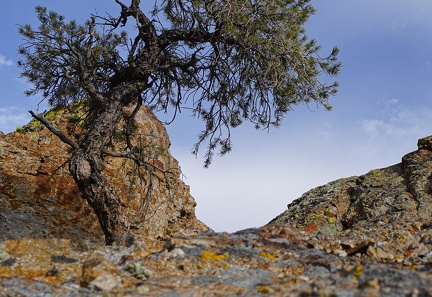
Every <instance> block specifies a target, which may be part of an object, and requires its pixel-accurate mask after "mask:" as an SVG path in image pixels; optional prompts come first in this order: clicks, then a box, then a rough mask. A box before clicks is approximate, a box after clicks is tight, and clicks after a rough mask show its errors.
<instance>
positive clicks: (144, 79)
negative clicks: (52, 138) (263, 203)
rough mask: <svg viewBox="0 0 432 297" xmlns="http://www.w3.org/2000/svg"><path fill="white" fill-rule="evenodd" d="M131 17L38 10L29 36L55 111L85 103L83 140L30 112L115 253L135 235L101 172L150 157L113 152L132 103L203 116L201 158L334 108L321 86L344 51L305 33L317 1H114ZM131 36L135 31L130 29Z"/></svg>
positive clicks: (33, 76) (28, 64) (330, 89)
mask: <svg viewBox="0 0 432 297" xmlns="http://www.w3.org/2000/svg"><path fill="white" fill-rule="evenodd" d="M114 1H115V2H116V3H117V4H118V5H119V11H120V13H119V14H118V15H117V16H112V15H91V16H90V19H89V21H87V22H86V23H85V24H83V25H80V24H77V23H76V22H75V21H69V22H66V21H65V17H64V16H62V15H60V14H57V13H55V12H50V11H47V9H46V8H44V7H40V6H38V7H37V8H36V12H37V16H38V19H39V22H40V25H39V27H38V28H37V29H34V28H33V27H32V26H30V25H23V26H21V27H20V30H19V32H20V34H21V35H22V36H23V37H24V39H25V43H24V44H23V45H22V46H21V47H20V50H19V51H20V54H21V56H22V58H21V60H20V61H19V66H20V67H21V68H22V76H23V77H25V78H26V79H27V80H28V81H29V82H30V83H31V84H32V85H33V88H32V89H30V90H28V91H27V95H34V94H36V93H41V94H42V96H43V98H45V99H46V100H47V101H48V103H49V104H50V105H51V106H53V107H61V106H68V105H69V104H71V103H73V102H75V101H77V100H81V99H83V98H86V100H83V102H82V104H84V105H85V107H86V109H87V113H86V117H87V120H86V123H87V124H86V125H87V126H86V132H85V135H84V137H83V138H82V139H81V140H80V141H79V142H77V141H75V140H73V139H71V138H69V137H67V136H66V134H65V133H64V132H63V131H61V130H59V129H58V128H56V127H55V126H54V125H53V124H52V123H51V122H49V121H48V120H47V119H46V118H45V117H44V115H43V114H35V113H34V112H30V113H31V114H32V116H33V117H34V118H36V119H38V120H39V121H41V122H42V123H43V124H44V125H45V126H46V127H47V128H48V129H49V130H50V131H51V132H52V133H54V134H55V135H57V136H58V137H59V138H60V139H61V140H62V141H63V142H65V143H66V144H68V145H69V146H70V147H71V158H70V164H69V168H70V173H71V175H72V176H73V178H74V179H75V181H76V183H77V185H78V187H79V189H80V190H81V192H82V195H83V197H84V198H85V199H86V200H87V201H88V203H89V204H90V206H91V207H92V208H93V209H94V211H95V213H96V214H97V216H98V219H99V222H100V225H101V227H102V230H103V232H104V234H105V239H106V243H107V244H112V243H114V242H117V241H118V240H119V238H120V236H121V235H122V234H124V233H126V232H128V220H127V217H125V216H124V215H123V213H122V211H121V208H122V206H121V203H120V198H119V196H118V194H117V193H116V189H115V188H114V187H113V186H112V185H110V184H109V183H108V182H107V181H106V180H105V178H104V176H103V175H102V174H101V173H102V171H103V170H104V167H105V163H104V157H105V156H106V155H112V156H119V157H123V158H130V159H132V160H134V161H135V162H136V164H138V165H142V164H143V162H145V160H143V159H142V154H141V155H140V153H139V149H138V148H137V147H135V146H134V145H133V143H132V142H130V141H128V148H127V151H123V152H113V151H110V150H108V144H109V143H110V140H111V139H112V137H113V132H114V131H115V129H116V127H117V125H118V124H119V121H120V118H121V116H122V110H123V108H124V107H125V106H130V105H135V112H133V113H132V115H131V118H130V119H129V120H128V123H129V125H128V127H127V129H124V131H123V133H124V137H125V138H126V139H128V138H129V137H130V136H131V135H132V134H133V127H132V122H133V117H134V115H135V114H136V112H137V111H138V110H139V109H140V108H141V107H142V106H143V105H146V106H149V107H150V108H152V109H153V110H154V111H163V112H169V113H170V114H172V116H173V117H172V119H175V116H176V114H177V113H178V112H180V111H181V110H182V109H184V108H187V109H188V110H192V113H193V115H194V116H195V117H197V118H199V119H201V120H202V121H203V122H204V125H203V130H202V132H201V133H200V134H199V136H198V139H197V143H196V144H195V145H194V148H193V152H194V153H198V149H199V147H200V145H201V144H203V143H206V153H205V158H204V165H205V166H208V165H209V164H210V162H211V160H212V156H213V153H214V152H215V151H216V152H219V153H220V154H222V155H223V154H225V153H227V152H229V151H230V149H231V138H230V129H231V128H234V127H237V126H239V125H240V124H242V123H243V122H244V121H249V122H251V123H253V124H254V125H255V127H256V128H257V129H266V128H269V127H270V126H279V125H280V124H281V121H282V119H283V117H284V116H285V114H286V113H287V112H288V111H290V110H291V109H292V107H293V106H295V105H297V104H301V103H306V104H307V103H311V102H315V103H316V104H318V105H321V106H324V107H325V108H326V109H330V108H331V107H330V105H329V103H328V99H329V97H330V96H331V95H334V94H335V93H336V92H337V87H338V86H337V83H325V82H322V81H320V79H321V78H322V75H323V74H326V75H330V76H335V75H337V74H338V72H339V69H340V66H341V65H340V63H339V61H338V59H337V54H338V49H337V48H334V49H333V50H332V51H331V53H330V54H329V55H328V56H321V55H320V53H319V52H320V46H319V45H318V44H317V42H316V41H315V40H314V39H310V38H308V37H307V36H306V32H305V28H304V24H305V22H306V21H307V20H308V18H309V17H310V16H311V15H312V14H314V12H315V10H314V8H313V7H312V6H311V5H310V4H309V2H310V1H309V0H235V1H233V0H156V1H155V4H154V7H153V9H152V10H151V11H149V12H144V11H143V10H142V7H141V6H142V5H141V6H140V0H130V1H128V3H124V1H123V2H122V1H120V0H114ZM122 30H126V31H127V33H126V32H125V31H122Z"/></svg>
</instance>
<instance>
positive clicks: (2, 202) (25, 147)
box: [0, 105, 208, 249]
mask: <svg viewBox="0 0 432 297" xmlns="http://www.w3.org/2000/svg"><path fill="white" fill-rule="evenodd" d="M82 112H83V111H82V109H81V107H80V106H79V105H75V106H71V107H69V109H68V110H66V109H61V110H53V111H50V112H49V113H48V114H47V117H48V118H49V119H50V120H51V121H52V122H54V123H55V124H56V125H57V126H59V127H61V128H62V130H63V131H68V132H69V136H70V137H73V138H75V139H79V138H80V137H82V135H83V133H84V131H82V130H81V128H80V127H81V125H79V124H81V123H80V122H81V121H82V119H81V117H82ZM131 112H132V108H130V109H125V111H124V113H125V115H128V114H130V113H131ZM120 129H121V128H120ZM119 135H120V134H119ZM133 141H135V142H137V143H138V144H139V145H141V147H142V150H143V152H144V153H146V155H147V161H148V163H149V164H150V165H149V166H148V168H146V169H148V170H144V169H143V168H140V169H137V168H136V166H135V165H134V163H133V162H132V161H130V160H127V159H122V158H114V157H109V156H106V158H105V160H106V163H107V166H106V169H105V171H104V174H105V175H106V177H107V179H108V180H109V181H110V182H111V183H112V184H114V185H115V186H116V188H117V189H118V190H119V193H120V196H121V199H122V203H123V206H124V209H123V211H124V212H126V213H127V215H128V218H129V220H130V223H131V225H132V228H133V230H132V232H133V233H134V234H136V235H138V236H140V235H141V236H143V237H146V238H147V237H152V238H157V237H161V238H164V237H166V236H171V235H175V234H177V235H178V234H193V233H197V232H202V231H204V230H207V229H208V227H206V226H205V225H204V224H203V223H201V222H200V221H199V220H197V219H196V218H195V206H196V203H195V200H194V199H193V197H192V196H191V195H190V192H189V186H187V185H186V184H185V183H184V182H183V181H182V179H181V172H180V169H179V165H178V162H177V160H176V159H174V158H173V157H172V156H171V154H170V152H169V146H170V142H169V138H168V135H167V133H166V130H165V128H164V127H163V125H162V124H161V123H160V122H159V121H158V120H157V118H156V117H155V116H154V115H153V114H152V113H151V111H150V110H148V109H146V108H142V109H141V111H140V112H139V113H138V114H137V115H136V117H135V132H134V139H133ZM124 146H125V142H124V139H122V138H121V137H120V136H119V137H118V138H116V139H113V143H112V148H113V150H117V151H122V147H124ZM67 151H68V146H67V145H65V144H64V143H62V142H61V141H60V140H59V139H58V138H57V137H56V136H54V135H52V134H51V133H50V132H49V131H48V130H47V129H46V128H44V127H43V126H42V125H41V124H39V123H38V122H36V121H31V122H30V123H29V124H28V125H26V126H24V127H19V128H17V132H13V133H9V134H7V135H4V134H0V240H5V239H22V238H26V237H30V238H66V239H68V240H70V242H71V243H72V244H73V245H74V246H75V247H79V248H81V249H86V248H88V247H91V246H93V245H100V244H102V243H103V242H104V239H103V234H102V231H101V229H100V227H99V224H98V221H97V217H96V215H95V214H94V213H93V211H92V209H91V208H90V207H89V206H88V205H87V202H86V201H85V200H83V199H82V198H80V192H79V190H78V188H77V186H76V185H75V183H74V180H73V179H72V177H71V176H70V174H69V169H68V157H69V155H68V152H67Z"/></svg>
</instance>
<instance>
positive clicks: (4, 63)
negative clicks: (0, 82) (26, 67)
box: [0, 54, 13, 67]
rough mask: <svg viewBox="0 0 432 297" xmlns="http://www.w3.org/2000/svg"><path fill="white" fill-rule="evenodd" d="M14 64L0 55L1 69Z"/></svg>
mask: <svg viewBox="0 0 432 297" xmlns="http://www.w3.org/2000/svg"><path fill="white" fill-rule="evenodd" d="M12 65H13V62H12V60H10V59H7V58H6V57H5V56H3V55H2V54H0V67H1V66H12Z"/></svg>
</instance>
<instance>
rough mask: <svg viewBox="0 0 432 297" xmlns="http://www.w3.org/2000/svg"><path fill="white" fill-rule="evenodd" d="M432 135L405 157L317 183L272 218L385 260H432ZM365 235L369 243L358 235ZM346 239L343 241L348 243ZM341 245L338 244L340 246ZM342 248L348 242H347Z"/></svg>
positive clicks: (364, 237)
mask: <svg viewBox="0 0 432 297" xmlns="http://www.w3.org/2000/svg"><path fill="white" fill-rule="evenodd" d="M431 142H432V137H427V138H424V139H420V140H419V142H418V150H417V151H415V152H412V153H409V154H407V155H405V156H404V157H403V158H402V162H401V163H399V164H396V165H393V166H390V167H387V168H382V169H376V170H372V171H370V172H368V173H367V174H365V175H362V176H354V177H350V178H343V179H339V180H336V181H333V182H330V183H328V184H326V185H323V186H320V187H317V188H315V189H312V190H310V191H309V192H307V193H305V194H303V196H302V197H300V198H299V199H297V200H295V201H293V202H292V203H291V204H289V205H288V209H287V210H286V211H285V212H283V213H282V214H280V215H279V216H277V217H276V218H274V219H273V220H272V221H271V223H281V224H290V225H294V226H296V227H297V228H298V229H300V230H302V231H304V232H306V233H309V234H312V235H318V236H326V237H327V238H328V239H329V240H331V238H333V239H334V240H336V241H341V240H342V241H345V244H346V245H347V246H349V245H352V247H351V248H350V249H351V250H350V253H352V254H356V252H358V251H359V250H360V251H361V250H362V249H363V252H364V253H365V254H368V255H369V256H371V257H374V258H376V259H377V260H380V261H384V262H398V263H400V262H406V263H411V260H414V259H415V262H418V263H428V262H430V261H431V260H432V246H431V244H432V196H431V193H432V192H431V191H432V145H430V143H431ZM359 240H363V247H360V245H361V244H360V245H357V248H356V244H354V243H353V242H354V241H357V242H358V241H359ZM342 245H343V244H342ZM334 248H336V247H334ZM341 249H342V248H341Z"/></svg>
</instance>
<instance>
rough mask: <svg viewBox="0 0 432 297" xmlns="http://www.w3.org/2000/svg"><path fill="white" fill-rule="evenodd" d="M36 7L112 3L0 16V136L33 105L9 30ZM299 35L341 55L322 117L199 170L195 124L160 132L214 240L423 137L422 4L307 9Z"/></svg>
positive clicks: (427, 106) (426, 26) (428, 60)
mask: <svg viewBox="0 0 432 297" xmlns="http://www.w3.org/2000/svg"><path fill="white" fill-rule="evenodd" d="M37 4H40V5H44V6H47V7H48V8H49V9H52V10H55V11H58V12H60V13H63V14H65V15H67V16H68V17H70V18H75V19H78V20H84V19H86V18H87V16H88V15H89V14H90V13H92V12H95V11H97V12H99V13H103V12H105V11H109V12H111V13H115V12H116V11H117V7H116V5H115V3H114V0H113V1H109V0H103V1H102V0H94V1H91V0H90V1H89V0H87V1H82V0H76V1H48V0H45V1H42V0H41V1H35V0H20V1H13V2H10V3H9V4H8V8H7V9H3V10H1V11H0V24H1V27H2V30H1V32H0V40H2V42H1V45H0V130H1V131H3V132H10V131H13V130H15V127H16V126H18V125H23V124H25V123H27V122H28V121H29V119H30V117H29V115H28V112H27V110H29V109H35V108H37V103H38V101H39V100H40V98H35V97H33V98H27V97H25V96H24V95H23V92H24V90H25V89H26V87H27V85H26V82H25V81H24V80H22V79H20V78H19V77H18V76H19V69H18V68H17V67H16V62H17V60H18V56H17V48H18V46H19V45H20V44H21V43H22V40H21V37H20V36H19V35H18V33H17V30H18V26H17V24H24V23H27V22H30V23H33V22H35V14H34V6H35V5H37ZM312 4H313V5H314V7H315V8H317V10H318V11H317V13H316V15H314V16H312V17H311V19H310V20H309V22H308V23H307V28H308V35H309V36H310V37H313V38H316V39H317V40H318V42H319V43H320V44H321V45H322V46H323V51H322V54H323V55H325V54H327V53H329V52H330V50H331V48H332V47H333V46H334V45H337V46H339V47H340V49H341V53H340V60H341V61H342V63H343V64H344V65H343V68H342V71H341V74H340V76H339V77H338V81H339V82H340V85H341V86H340V91H339V93H338V95H337V96H335V97H333V98H332V99H331V101H330V103H331V104H332V105H333V110H332V111H331V112H327V111H325V110H324V109H323V108H317V107H316V106H314V105H311V106H309V107H307V106H302V105H300V106H297V107H296V108H295V109H294V111H293V112H291V113H289V114H288V115H287V117H286V119H285V120H284V122H283V126H282V127H281V128H279V129H271V130H270V132H269V133H267V132H266V131H256V130H254V129H253V128H252V127H250V126H249V125H243V126H241V127H240V128H238V129H235V130H234V131H233V140H234V150H233V152H232V153H230V154H229V155H227V156H225V157H222V158H215V159H214V162H213V165H212V166H211V167H210V169H203V168H202V162H203V159H202V156H199V157H198V158H195V157H194V156H193V155H191V154H190V151H191V148H192V145H193V143H194V142H195V140H196V135H197V134H198V132H199V130H200V124H201V123H200V122H199V121H198V120H193V119H191V118H190V116H189V115H187V114H182V116H181V117H180V118H178V119H177V121H176V122H174V123H173V124H172V125H171V126H169V127H167V128H168V132H169V134H170V138H171V142H172V147H171V150H172V154H173V155H174V156H175V157H176V158H177V159H178V160H179V161H180V165H181V167H182V170H183V173H184V175H185V182H186V183H187V184H189V185H190V186H191V192H192V195H193V196H194V197H195V199H196V200H197V202H198V206H197V216H198V218H199V219H201V220H202V221H203V222H204V223H206V224H207V225H209V226H210V227H212V228H213V229H215V230H216V231H236V230H240V229H244V228H248V227H257V226H261V225H263V224H265V223H267V222H268V221H269V220H271V219H272V218H273V217H275V216H276V215H278V214H279V213H281V212H282V211H284V210H285V209H286V205H287V204H288V203H289V202H291V201H292V200H294V199H296V198H298V197H300V196H301V194H302V193H304V192H306V191H307V190H309V189H311V188H314V187H316V186H319V185H322V184H324V183H326V182H329V181H331V180H335V179H337V178H341V177H348V176H352V175H359V174H364V173H366V172H368V171H369V170H371V169H375V168H380V167H386V166H390V165H393V164H396V163H398V162H400V158H401V157H402V156H403V155H404V154H406V153H408V152H410V151H413V150H415V149H416V142H417V139H418V138H421V137H424V136H427V135H430V134H432V125H431V121H432V84H431V77H432V34H431V32H432V18H431V17H430V16H431V15H432V1H430V0H411V1H406V0H380V1H372V0H363V1H350V0H312Z"/></svg>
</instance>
